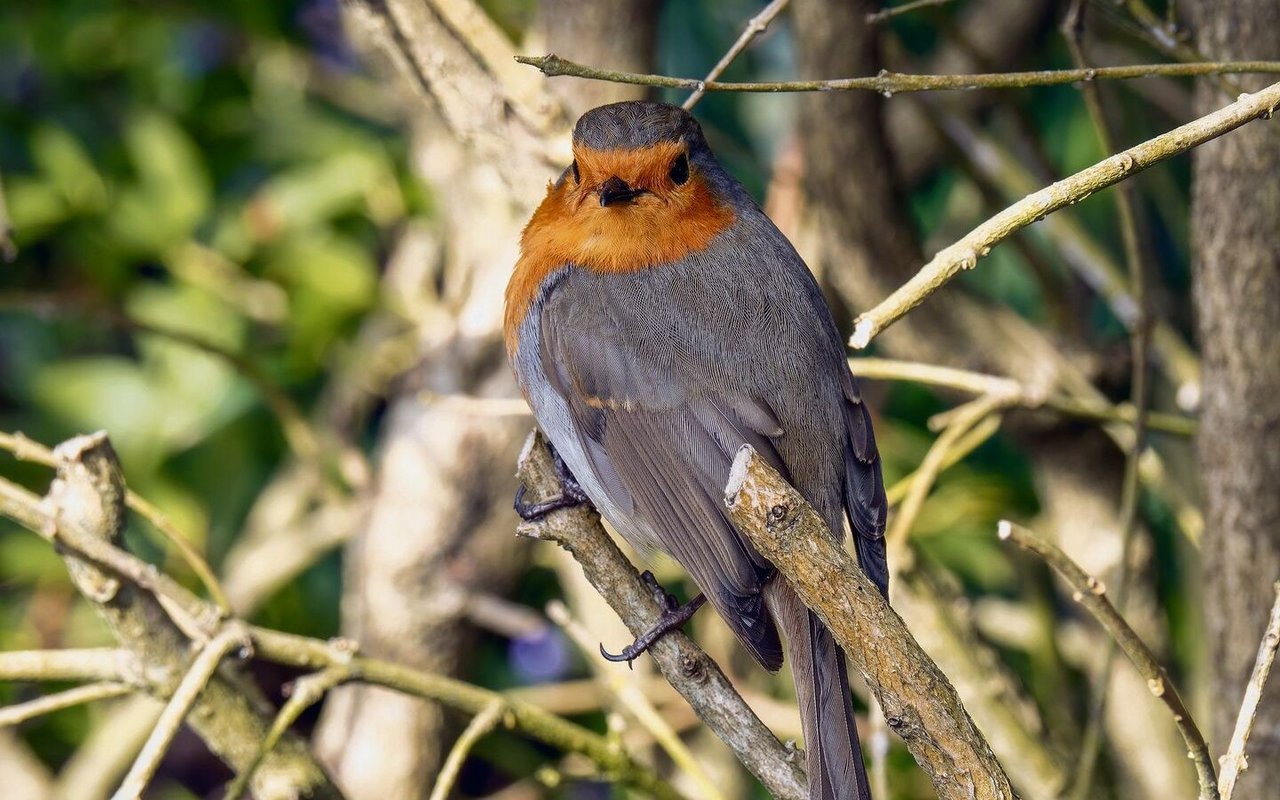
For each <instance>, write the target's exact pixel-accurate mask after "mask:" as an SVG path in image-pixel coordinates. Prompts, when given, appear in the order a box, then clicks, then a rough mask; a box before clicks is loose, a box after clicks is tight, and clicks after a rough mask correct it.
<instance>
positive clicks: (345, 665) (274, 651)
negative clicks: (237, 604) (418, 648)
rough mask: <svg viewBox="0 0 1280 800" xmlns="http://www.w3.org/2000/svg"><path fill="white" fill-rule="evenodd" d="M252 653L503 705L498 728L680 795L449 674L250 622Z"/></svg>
mask: <svg viewBox="0 0 1280 800" xmlns="http://www.w3.org/2000/svg"><path fill="white" fill-rule="evenodd" d="M248 630H249V634H250V639H251V640H252V642H253V647H254V652H255V654H256V655H257V657H259V658H262V659H265V660H267V661H274V662H276V663H279V664H288V665H290V666H294V667H300V668H302V669H311V670H317V669H326V668H328V669H331V670H332V671H333V673H332V676H331V678H329V680H338V679H339V677H340V678H341V680H342V681H359V682H363V683H372V684H377V685H379V686H386V687H387V688H390V689H395V690H397V691H400V692H404V693H406V694H410V695H414V696H416V697H422V698H425V699H427V700H434V701H436V702H440V703H444V704H446V705H448V706H450V707H452V708H456V709H458V710H459V711H463V712H466V713H469V714H480V713H482V712H483V711H484V710H485V709H486V708H489V707H490V706H491V705H493V704H494V703H495V702H496V703H501V704H503V706H504V708H505V713H504V714H503V715H502V725H503V727H504V728H508V729H512V730H519V731H521V732H522V733H524V734H525V735H527V736H529V737H531V738H533V739H536V740H538V741H540V742H543V743H545V744H548V745H551V746H552V747H555V748H557V749H560V750H563V751H565V752H569V753H581V754H582V755H584V756H586V757H587V758H588V759H590V760H591V762H592V763H593V764H594V765H595V767H596V769H597V770H598V771H599V774H600V775H601V776H603V777H604V778H606V779H609V780H612V781H615V782H618V783H621V784H623V785H626V786H631V787H633V788H636V789H639V790H640V791H642V792H648V793H649V794H652V795H653V796H655V797H660V798H668V800H676V798H679V797H680V794H679V793H678V792H676V791H675V789H673V788H671V786H670V784H668V783H667V782H666V781H664V780H662V779H661V778H659V777H658V776H657V775H656V774H654V772H653V771H652V770H650V769H647V768H646V767H644V766H642V765H640V764H638V763H637V762H635V761H634V760H633V759H632V758H631V757H630V756H629V755H628V754H627V753H625V752H623V751H622V750H620V749H619V748H618V747H616V746H615V745H614V744H612V743H611V742H609V741H608V740H607V739H606V738H605V737H603V736H600V735H599V734H596V733H593V732H591V731H589V730H587V729H585V728H583V727H581V726H579V725H575V724H574V723H572V722H568V721H567V720H564V719H562V718H561V717H557V716H555V715H554V714H550V713H548V712H546V711H544V710H543V709H541V708H538V707H537V706H533V705H530V704H528V703H525V702H522V701H519V700H516V699H514V698H512V697H510V696H507V695H503V694H501V693H499V692H494V691H491V690H489V689H483V688H481V687H479V686H473V685H471V684H469V683H464V682H462V681H460V680H457V679H455V678H449V677H446V676H444V675H437V674H433V673H430V672H425V671H422V670H417V669H413V668H412V667H406V666H403V665H401V664H395V663H392V662H390V661H383V660H380V659H376V658H366V657H364V656H358V655H355V654H354V653H353V649H354V648H353V645H351V643H349V642H342V641H339V642H337V643H334V642H323V641H320V640H318V639H309V638H307V637H305V636H295V635H293V634H288V633H281V632H280V631H273V630H268V629H266V628H259V627H256V626H249V627H248Z"/></svg>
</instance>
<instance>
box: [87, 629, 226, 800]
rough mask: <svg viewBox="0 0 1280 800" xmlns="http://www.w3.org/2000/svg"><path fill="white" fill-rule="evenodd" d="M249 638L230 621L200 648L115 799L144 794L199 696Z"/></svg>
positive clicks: (121, 799) (117, 791)
mask: <svg viewBox="0 0 1280 800" xmlns="http://www.w3.org/2000/svg"><path fill="white" fill-rule="evenodd" d="M246 641H247V640H246V634H245V632H244V631H243V630H242V629H241V628H240V627H239V626H238V625H235V624H228V625H226V626H224V627H223V629H222V631H221V632H220V633H219V634H218V635H217V636H215V637H214V638H213V639H212V640H210V641H209V643H208V644H206V645H205V646H204V647H202V648H201V649H200V654H199V655H198V656H196V658H195V661H193V662H191V668H190V669H188V670H187V673H186V675H184V676H183V677H182V681H181V682H180V683H179V684H178V688H176V689H174V691H173V695H172V696H171V697H170V698H169V702H168V704H166V705H165V707H164V711H163V712H161V714H160V719H158V720H157V721H156V726H155V727H154V728H153V729H152V730H151V735H150V736H148V737H147V741H146V744H144V745H143V746H142V750H141V752H139V753H138V757H137V759H135V760H134V762H133V766H132V767H130V768H129V772H128V774H127V775H125V776H124V780H123V781H122V782H121V783H120V788H119V789H117V790H116V792H115V794H113V795H112V796H111V797H112V800H136V799H137V798H140V797H142V792H143V790H145V789H146V788H147V784H148V783H150V782H151V778H152V776H153V775H155V774H156V770H157V769H159V767H160V762H161V761H162V760H164V754H165V752H166V751H167V750H168V749H169V745H170V744H171V743H172V742H173V738H174V737H175V736H177V735H178V730H179V729H180V728H181V727H182V724H183V721H184V720H186V718H187V715H188V714H190V713H191V709H192V708H194V707H195V704H196V700H197V699H199V697H200V693H201V692H203V691H204V688H205V686H207V685H208V684H209V680H210V679H211V678H212V677H213V673H214V672H215V671H216V670H217V669H218V665H219V664H221V663H222V659H223V658H225V657H226V655H227V654H228V653H230V652H231V651H232V650H235V649H237V648H243V647H245V646H246Z"/></svg>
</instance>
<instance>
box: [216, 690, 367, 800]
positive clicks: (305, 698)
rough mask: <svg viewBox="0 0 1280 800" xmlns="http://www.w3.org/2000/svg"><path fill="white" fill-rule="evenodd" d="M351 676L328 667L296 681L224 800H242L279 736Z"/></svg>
mask: <svg viewBox="0 0 1280 800" xmlns="http://www.w3.org/2000/svg"><path fill="white" fill-rule="evenodd" d="M350 678H351V674H350V673H349V672H347V671H346V670H343V669H339V668H335V667H326V668H325V669H322V670H320V671H319V672H316V673H313V674H311V675H304V676H303V677H301V678H299V679H298V680H296V681H294V682H293V688H292V690H291V691H290V692H289V699H288V700H286V701H285V703H284V705H283V706H282V707H281V708H280V711H279V712H277V713H276V718H275V719H273V720H272V721H271V728H270V730H268V731H267V735H266V736H265V737H263V739H262V741H261V742H260V743H259V744H258V749H257V751H256V752H254V754H253V758H252V759H250V761H249V764H248V766H246V767H245V768H244V769H242V770H241V771H240V772H239V774H237V775H236V777H235V779H234V780H232V781H231V782H230V783H228V784H227V789H226V792H224V793H223V798H224V800H240V798H241V797H243V796H244V793H245V791H246V790H247V789H248V787H249V782H250V781H251V780H253V773H254V772H256V771H257V770H258V765H259V764H261V763H262V759H263V758H265V757H266V755H267V754H268V753H270V752H271V750H272V749H273V748H274V747H275V746H276V744H277V743H278V742H279V741H280V737H281V736H284V732H285V731H287V730H289V726H290V725H292V724H293V723H294V722H296V721H297V719H298V717H300V716H302V712H304V711H306V710H307V709H308V708H310V707H311V706H313V705H315V704H316V703H317V702H319V701H320V698H322V697H324V696H325V694H326V693H327V692H328V691H329V690H330V689H332V688H333V687H335V686H338V685H339V684H341V683H343V682H344V681H347V680H350Z"/></svg>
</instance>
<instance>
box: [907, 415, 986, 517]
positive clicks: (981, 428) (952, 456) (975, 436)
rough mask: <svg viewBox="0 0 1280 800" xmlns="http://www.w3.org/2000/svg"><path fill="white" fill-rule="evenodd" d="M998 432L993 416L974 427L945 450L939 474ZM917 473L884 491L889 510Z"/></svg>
mask: <svg viewBox="0 0 1280 800" xmlns="http://www.w3.org/2000/svg"><path fill="white" fill-rule="evenodd" d="M999 430H1000V417H999V416H996V415H994V414H993V415H991V416H989V417H987V418H986V419H983V420H982V421H981V422H979V423H978V424H977V425H974V426H973V428H972V429H971V430H970V431H969V432H968V433H966V434H965V435H964V436H962V437H960V439H959V440H958V441H956V442H955V443H954V444H953V445H951V446H950V447H949V448H947V452H946V455H945V456H944V457H943V459H942V463H941V464H940V465H939V472H940V473H941V472H942V471H945V470H948V469H950V468H951V467H953V466H955V465H956V464H958V463H959V462H960V461H961V460H963V459H964V458H965V457H966V456H968V455H969V454H970V453H972V452H973V451H974V450H977V449H978V448H979V447H981V446H982V445H983V444H984V443H985V442H986V441H987V440H988V439H990V438H991V437H992V436H995V435H996V432H997V431H999ZM919 471H920V470H919V468H917V469H915V470H913V471H911V472H909V473H907V474H906V475H904V476H903V477H902V478H901V479H900V480H899V481H898V482H897V483H895V484H893V485H892V486H890V487H889V488H887V489H885V492H884V493H885V497H886V498H887V499H888V501H889V507H890V508H892V507H894V506H896V505H897V504H898V503H901V502H902V501H903V500H904V499H905V498H906V496H907V492H909V491H911V487H912V485H914V484H915V481H916V475H917V474H918V473H919Z"/></svg>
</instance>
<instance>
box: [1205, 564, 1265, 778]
mask: <svg viewBox="0 0 1280 800" xmlns="http://www.w3.org/2000/svg"><path fill="white" fill-rule="evenodd" d="M1274 588H1275V592H1276V601H1275V604H1274V605H1272V606H1271V618H1270V619H1269V620H1268V621H1267V629H1266V631H1265V632H1264V633H1263V634H1262V644H1260V645H1258V659H1257V660H1256V661H1255V662H1253V674H1252V675H1250V676H1249V684H1248V685H1247V686H1246V687H1245V690H1244V700H1243V701H1242V702H1241V703H1240V715H1239V716H1238V717H1236V727H1235V731H1234V732H1233V733H1232V734H1231V744H1230V745H1229V746H1228V747H1227V754H1226V755H1224V756H1223V757H1222V758H1221V759H1220V760H1219V764H1220V765H1221V774H1220V775H1219V776H1218V792H1219V793H1220V794H1221V795H1222V800H1231V795H1232V793H1233V792H1235V789H1236V779H1237V778H1239V777H1240V773H1242V772H1244V771H1245V770H1246V769H1248V768H1249V761H1248V759H1246V758H1245V755H1244V749H1245V745H1246V744H1248V743H1249V734H1250V733H1251V732H1252V731H1253V723H1254V720H1256V719H1257V717H1258V701H1260V700H1261V699H1262V687H1263V686H1265V685H1266V683H1267V676H1268V675H1270V674H1271V664H1272V662H1274V661H1275V658H1276V649H1277V648H1280V581H1278V582H1277V583H1276V584H1275V587H1274Z"/></svg>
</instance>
